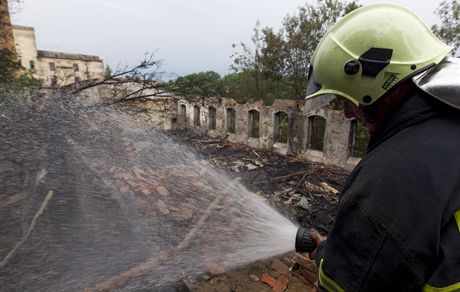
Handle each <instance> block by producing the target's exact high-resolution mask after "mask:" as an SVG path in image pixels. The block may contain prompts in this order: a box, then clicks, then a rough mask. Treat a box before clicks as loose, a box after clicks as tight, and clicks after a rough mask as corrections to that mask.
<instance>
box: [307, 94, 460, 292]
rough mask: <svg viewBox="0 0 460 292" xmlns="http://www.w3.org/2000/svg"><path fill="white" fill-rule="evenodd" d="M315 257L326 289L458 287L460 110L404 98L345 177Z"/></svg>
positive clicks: (422, 99) (414, 97) (429, 100)
mask: <svg viewBox="0 0 460 292" xmlns="http://www.w3.org/2000/svg"><path fill="white" fill-rule="evenodd" d="M316 260H317V263H318V266H319V267H320V271H319V275H318V278H319V281H318V283H319V286H320V290H322V291H422V290H423V291H460V111H458V110H454V109H451V108H449V107H447V106H445V105H444V104H441V103H440V102H439V101H436V100H435V99H433V98H431V97H430V96H428V95H426V94H425V93H423V92H421V91H417V92H416V93H415V94H413V95H412V96H411V97H409V98H408V99H407V101H406V102H405V103H404V104H403V106H402V107H401V109H400V110H399V111H398V112H397V113H396V114H394V115H393V116H392V117H391V118H390V119H389V120H388V122H386V124H385V126H384V129H383V130H382V131H381V132H380V134H379V135H378V136H377V137H374V138H373V139H372V140H371V141H370V143H369V149H368V153H367V154H366V156H365V157H364V158H363V159H362V161H361V162H360V163H359V164H358V165H357V167H356V168H355V169H354V171H353V172H352V173H351V175H350V177H349V178H348V180H347V182H346V183H345V186H344V189H343V190H342V195H341V199H340V202H339V207H338V212H337V217H336V221H335V223H334V225H333V227H332V229H331V232H330V234H329V235H328V239H327V240H326V241H324V242H323V243H322V244H321V245H320V247H319V249H318V252H317V257H316Z"/></svg>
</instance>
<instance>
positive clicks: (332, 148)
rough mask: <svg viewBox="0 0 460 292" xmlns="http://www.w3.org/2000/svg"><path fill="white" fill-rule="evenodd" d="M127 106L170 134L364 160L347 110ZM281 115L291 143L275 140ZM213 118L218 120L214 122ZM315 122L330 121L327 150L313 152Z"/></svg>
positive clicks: (107, 92) (166, 99) (331, 159)
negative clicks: (254, 120)
mask: <svg viewBox="0 0 460 292" xmlns="http://www.w3.org/2000/svg"><path fill="white" fill-rule="evenodd" d="M125 86H126V85H125ZM137 86H139V85H136V84H132V85H129V86H126V89H127V90H128V91H132V90H136V88H137ZM112 87H113V86H110V85H101V86H98V87H94V88H91V89H89V90H85V91H84V93H82V96H81V97H82V98H83V99H84V100H88V101H89V100H91V99H94V98H95V97H98V98H100V99H101V100H106V101H107V100H110V99H111V98H113V95H112V94H111V90H112V89H113V88H112ZM148 93H154V92H148ZM123 106H126V107H128V108H131V109H134V110H136V111H137V113H136V114H137V115H138V117H139V118H141V119H143V120H144V121H145V122H146V123H150V124H152V125H153V126H156V127H158V128H161V129H164V130H176V129H182V130H187V131H190V132H194V133H196V134H199V135H203V136H209V137H211V138H215V139H227V140H228V141H230V142H233V143H240V144H245V145H248V146H250V147H252V148H263V149H268V150H271V151H274V152H276V153H279V154H282V155H292V156H296V157H298V158H300V159H304V160H308V161H312V162H320V163H325V164H330V165H336V166H339V167H342V168H345V169H348V170H351V169H353V168H354V167H355V166H356V164H357V163H358V162H359V160H360V158H358V157H352V156H351V153H352V151H351V149H350V145H352V144H353V143H351V142H352V141H353V139H354V133H353V127H352V121H351V120H349V119H346V118H345V117H344V115H343V114H342V112H341V111H337V110H332V109H330V108H329V107H328V106H323V107H320V108H319V109H316V110H308V111H306V110H305V108H306V107H305V104H304V101H303V100H275V102H274V103H273V105H271V106H266V105H264V104H263V103H262V101H256V102H252V103H245V104H238V103H237V102H236V101H234V100H233V99H231V98H203V99H200V100H196V101H193V102H190V101H187V100H186V99H184V98H183V97H180V96H175V95H173V94H159V95H157V96H154V97H151V98H148V99H141V100H136V101H134V102H127V103H126V102H125V103H123ZM210 109H212V110H211V111H210ZM230 110H234V111H235V123H234V124H235V127H234V129H231V121H230V119H229V117H230V116H231V115H230ZM254 110H255V111H257V112H258V113H259V116H260V120H259V135H258V137H251V133H252V131H251V129H250V126H251V118H250V114H249V113H250V112H251V111H254ZM279 112H283V113H285V114H287V116H288V122H287V143H281V142H277V141H275V137H276V135H275V133H276V132H277V128H278V125H277V119H276V118H275V117H276V114H277V113H279ZM210 113H212V114H210ZM214 113H215V114H214ZM213 117H215V120H214V121H212V120H211V119H212V118H213ZM312 117H316V118H317V117H321V118H324V119H325V127H324V132H323V136H322V137H323V139H322V143H320V144H322V145H323V147H322V150H315V149H312V147H311V144H312V143H311V142H312V139H313V138H314V137H313V135H312V133H311V130H312V119H311V118H312ZM213 127H214V129H212V128H213Z"/></svg>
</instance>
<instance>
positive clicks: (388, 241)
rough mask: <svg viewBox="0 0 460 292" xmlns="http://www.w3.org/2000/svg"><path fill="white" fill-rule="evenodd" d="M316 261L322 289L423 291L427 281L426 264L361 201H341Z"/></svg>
mask: <svg viewBox="0 0 460 292" xmlns="http://www.w3.org/2000/svg"><path fill="white" fill-rule="evenodd" d="M341 203H342V202H341ZM316 260H317V263H319V275H318V278H319V279H318V284H319V287H320V290H321V291H420V290H421V288H422V286H423V284H424V275H423V274H424V271H423V267H421V266H420V264H419V263H418V262H417V261H416V260H415V259H414V257H413V256H412V255H411V254H410V253H409V252H408V251H407V250H405V249H404V247H403V246H402V245H401V244H400V242H398V240H397V239H396V238H395V236H393V234H392V233H391V232H390V230H389V229H388V228H387V227H386V226H385V225H384V224H382V222H380V220H379V218H377V217H376V216H375V215H374V214H373V212H372V210H369V209H367V208H365V207H363V204H361V203H360V201H359V200H351V201H347V202H343V204H341V206H340V207H339V211H338V214H337V217H336V222H335V224H334V226H333V227H332V229H331V232H330V234H329V236H328V239H327V241H326V242H325V243H323V244H322V246H320V248H319V250H318V253H317V259H316Z"/></svg>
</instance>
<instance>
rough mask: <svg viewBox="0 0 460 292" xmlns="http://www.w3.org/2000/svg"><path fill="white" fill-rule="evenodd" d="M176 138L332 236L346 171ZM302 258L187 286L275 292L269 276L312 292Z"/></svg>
mask: <svg viewBox="0 0 460 292" xmlns="http://www.w3.org/2000/svg"><path fill="white" fill-rule="evenodd" d="M173 137H174V138H175V139H176V140H177V141H179V142H180V143H183V144H186V145H189V146H190V147H192V148H193V149H197V150H198V151H199V153H200V155H201V156H202V157H203V158H204V159H206V160H209V161H210V162H212V163H213V164H214V165H215V166H216V167H219V168H224V169H226V170H227V172H228V173H229V174H231V175H232V176H234V177H240V178H241V179H242V182H243V184H244V185H245V186H246V187H248V188H249V189H250V190H251V191H253V192H255V193H257V194H260V195H261V196H263V197H265V198H266V199H267V201H268V202H269V203H270V205H272V206H273V207H274V208H275V209H277V210H278V211H280V212H281V213H282V214H283V215H284V216H286V217H288V218H290V219H291V220H292V221H293V222H296V223H297V224H299V225H302V226H305V227H310V228H315V229H317V230H319V231H321V232H323V233H325V234H327V232H328V230H329V228H330V227H331V225H332V223H333V221H334V213H335V208H336V206H337V202H338V194H337V193H336V191H340V189H341V186H342V184H343V183H344V182H345V179H346V177H347V175H348V172H347V171H345V170H343V169H340V168H337V167H334V166H326V165H322V164H317V163H308V162H304V161H301V160H299V159H296V158H295V157H286V156H282V155H279V154H276V153H272V152H270V151H267V150H263V149H251V148H249V147H247V146H246V145H240V144H232V143H228V142H226V141H221V140H213V139H210V138H209V139H208V138H203V137H198V136H195V137H193V136H190V135H189V134H188V135H187V134H185V133H181V132H176V133H174V134H173ZM335 190H336V191H335ZM298 256H299V255H298V254H296V253H290V254H286V255H283V256H280V257H276V258H272V259H267V260H264V261H260V262H258V263H255V264H252V265H249V266H246V267H241V268H237V269H234V270H231V271H227V272H225V273H224V274H221V275H212V274H211V273H208V274H207V275H204V276H203V277H199V278H198V279H197V280H195V281H192V282H190V281H188V282H187V281H186V283H187V286H188V288H189V289H190V290H191V291H203V292H204V291H274V289H273V287H271V286H270V285H268V284H267V283H264V282H263V281H262V278H263V275H264V274H265V275H269V276H272V277H273V279H275V280H276V279H278V277H280V276H281V277H284V278H286V279H287V280H288V284H287V285H286V291H292V292H294V291H310V290H311V289H312V287H311V282H309V281H306V276H305V273H306V269H305V268H304V267H302V266H301V265H299V264H298V263H297V261H296V257H298ZM305 256H306V255H305ZM277 260H279V261H281V262H282V263H283V264H284V265H285V266H286V267H287V268H288V269H289V272H288V273H280V271H279V270H278V269H276V268H274V267H273V262H274V261H277ZM307 273H308V272H307ZM308 274H310V273H308ZM310 276H311V274H310ZM308 277H309V276H307V278H308ZM310 279H311V278H310ZM275 291H276V290H275Z"/></svg>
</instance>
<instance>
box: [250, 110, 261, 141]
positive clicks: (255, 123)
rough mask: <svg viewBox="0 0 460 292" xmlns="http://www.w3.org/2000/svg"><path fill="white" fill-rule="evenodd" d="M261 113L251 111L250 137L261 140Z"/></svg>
mask: <svg viewBox="0 0 460 292" xmlns="http://www.w3.org/2000/svg"><path fill="white" fill-rule="evenodd" d="M259 124H260V113H259V112H258V111H257V110H250V111H249V137H252V138H259Z"/></svg>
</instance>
